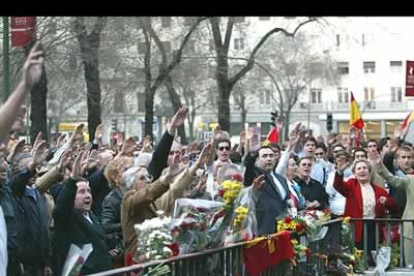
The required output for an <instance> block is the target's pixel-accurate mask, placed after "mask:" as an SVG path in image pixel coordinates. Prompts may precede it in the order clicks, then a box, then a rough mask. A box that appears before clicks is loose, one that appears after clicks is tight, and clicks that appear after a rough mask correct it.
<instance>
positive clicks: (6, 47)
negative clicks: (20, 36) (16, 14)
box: [3, 16, 10, 103]
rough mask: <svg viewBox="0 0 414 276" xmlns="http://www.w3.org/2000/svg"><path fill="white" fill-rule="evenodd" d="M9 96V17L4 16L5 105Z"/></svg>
mask: <svg viewBox="0 0 414 276" xmlns="http://www.w3.org/2000/svg"><path fill="white" fill-rule="evenodd" d="M9 94H10V77H9V17H8V16H3V103H5V102H6V101H7V98H8V97H9Z"/></svg>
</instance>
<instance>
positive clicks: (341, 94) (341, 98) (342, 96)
mask: <svg viewBox="0 0 414 276" xmlns="http://www.w3.org/2000/svg"><path fill="white" fill-rule="evenodd" d="M338 102H339V103H349V94H348V88H344V87H338Z"/></svg>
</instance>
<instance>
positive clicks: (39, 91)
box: [24, 41, 48, 142]
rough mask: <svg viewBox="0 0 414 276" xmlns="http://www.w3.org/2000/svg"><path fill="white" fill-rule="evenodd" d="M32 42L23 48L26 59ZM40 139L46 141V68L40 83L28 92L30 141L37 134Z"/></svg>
mask: <svg viewBox="0 0 414 276" xmlns="http://www.w3.org/2000/svg"><path fill="white" fill-rule="evenodd" d="M34 43H35V42H34V41H33V42H32V43H30V44H29V45H28V47H25V48H24V50H25V55H26V57H27V56H28V55H29V52H30V49H31V48H32V46H33V45H34ZM40 131H41V132H42V134H43V136H42V138H43V139H44V140H46V141H48V127H47V75H46V68H45V66H43V73H42V75H41V77H40V81H39V82H38V83H37V84H36V85H35V86H34V87H33V89H32V90H31V91H30V141H32V142H33V141H34V140H35V139H36V136H37V134H38V133H39V132H40Z"/></svg>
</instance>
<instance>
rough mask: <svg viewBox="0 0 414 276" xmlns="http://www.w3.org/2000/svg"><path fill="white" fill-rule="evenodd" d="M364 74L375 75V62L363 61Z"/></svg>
mask: <svg viewBox="0 0 414 276" xmlns="http://www.w3.org/2000/svg"><path fill="white" fill-rule="evenodd" d="M364 73H365V74H373V73H375V62H373V61H365V62H364Z"/></svg>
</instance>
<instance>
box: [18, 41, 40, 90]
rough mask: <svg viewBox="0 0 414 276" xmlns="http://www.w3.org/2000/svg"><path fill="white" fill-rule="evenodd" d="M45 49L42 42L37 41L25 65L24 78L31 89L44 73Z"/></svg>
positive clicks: (24, 81)
mask: <svg viewBox="0 0 414 276" xmlns="http://www.w3.org/2000/svg"><path fill="white" fill-rule="evenodd" d="M43 64H44V51H43V49H42V45H41V43H40V42H36V43H35V44H34V45H33V47H32V49H31V50H30V53H29V55H28V57H27V59H26V62H25V63H24V65H23V75H22V80H23V83H24V85H25V86H26V87H27V88H28V89H31V88H32V87H33V86H35V85H36V84H37V83H38V82H39V80H40V77H41V75H42V73H43Z"/></svg>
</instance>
